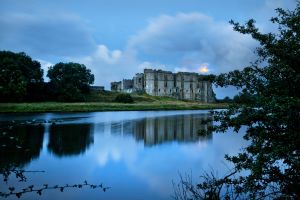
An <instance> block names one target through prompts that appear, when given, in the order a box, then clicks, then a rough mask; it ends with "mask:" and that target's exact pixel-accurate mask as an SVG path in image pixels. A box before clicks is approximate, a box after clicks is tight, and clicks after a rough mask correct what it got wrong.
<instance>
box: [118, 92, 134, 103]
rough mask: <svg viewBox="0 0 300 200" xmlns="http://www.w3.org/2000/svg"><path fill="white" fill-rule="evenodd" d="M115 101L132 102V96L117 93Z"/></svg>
mask: <svg viewBox="0 0 300 200" xmlns="http://www.w3.org/2000/svg"><path fill="white" fill-rule="evenodd" d="M115 102H119V103H133V98H132V96H131V95H130V94H118V95H117V96H116V98H115Z"/></svg>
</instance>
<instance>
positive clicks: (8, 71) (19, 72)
mask: <svg viewBox="0 0 300 200" xmlns="http://www.w3.org/2000/svg"><path fill="white" fill-rule="evenodd" d="M42 82H43V70H42V69H41V65H40V63H39V62H38V61H35V60H32V59H31V58H30V57H29V56H27V55H26V54H25V53H13V52H11V51H0V99H1V101H22V100H24V99H25V98H26V96H27V91H28V88H29V87H30V86H32V85H36V84H40V83H42ZM29 96H30V95H29Z"/></svg>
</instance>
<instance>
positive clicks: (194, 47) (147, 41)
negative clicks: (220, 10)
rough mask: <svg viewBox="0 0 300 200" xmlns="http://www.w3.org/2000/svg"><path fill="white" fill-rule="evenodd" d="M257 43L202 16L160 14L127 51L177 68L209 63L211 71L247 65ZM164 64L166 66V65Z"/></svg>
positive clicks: (226, 25) (224, 25)
mask: <svg viewBox="0 0 300 200" xmlns="http://www.w3.org/2000/svg"><path fill="white" fill-rule="evenodd" d="M256 45H257V44H256V42H255V41H254V40H252V39H251V38H250V37H248V36H244V35H241V34H239V33H236V32H234V31H233V30H232V27H231V26H230V25H229V24H228V23H224V22H216V21H214V20H213V19H212V18H210V17H208V16H206V15H203V14H201V13H180V14H177V15H175V16H168V15H163V16H160V17H158V18H156V19H153V20H152V21H151V22H150V23H149V25H148V26H147V27H146V28H145V29H143V30H142V31H140V32H139V33H138V34H137V35H135V36H133V37H132V38H131V40H130V41H129V48H132V49H135V50H136V52H138V53H139V54H138V55H142V56H143V57H146V58H148V59H149V60H165V59H166V58H167V60H168V61H167V62H169V64H176V65H177V66H179V67H186V68H189V67H191V68H194V67H195V66H200V65H201V64H202V63H208V66H209V68H210V70H211V71H213V72H224V71H228V70H232V69H236V68H240V67H243V66H245V65H247V64H248V63H249V62H250V61H253V60H254V59H255V55H254V54H253V51H254V49H255V47H256ZM166 64H167V63H166Z"/></svg>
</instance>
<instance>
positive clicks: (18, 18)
mask: <svg viewBox="0 0 300 200" xmlns="http://www.w3.org/2000/svg"><path fill="white" fill-rule="evenodd" d="M0 27H1V32H0V48H1V49H7V50H13V51H25V52H27V53H29V54H33V55H36V56H41V57H45V56H49V55H50V56H58V57H61V56H65V57H66V56H77V55H85V54H89V53H91V52H93V51H94V50H95V48H96V44H95V41H94V39H93V37H92V35H91V31H90V30H89V28H88V27H87V26H86V25H85V23H84V21H83V20H81V19H80V18H78V17H75V16H71V15H30V14H20V13H19V14H2V15H1V16H0Z"/></svg>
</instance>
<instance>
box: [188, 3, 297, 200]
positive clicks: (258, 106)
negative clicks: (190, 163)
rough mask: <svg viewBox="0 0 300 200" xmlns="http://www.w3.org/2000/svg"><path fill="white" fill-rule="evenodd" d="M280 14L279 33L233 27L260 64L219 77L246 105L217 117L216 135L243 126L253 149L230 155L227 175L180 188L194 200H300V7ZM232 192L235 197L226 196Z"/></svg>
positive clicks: (232, 107) (276, 19) (251, 25)
mask: <svg viewBox="0 0 300 200" xmlns="http://www.w3.org/2000/svg"><path fill="white" fill-rule="evenodd" d="M276 11H277V13H278V16H277V17H274V18H272V19H271V21H272V22H273V23H274V24H277V25H278V32H275V33H266V34H265V33H261V32H260V31H259V30H258V28H257V27H256V26H255V21H254V20H249V21H248V22H247V23H246V24H245V25H240V24H239V23H236V22H234V21H231V22H230V23H231V24H232V25H233V26H234V30H236V31H238V32H240V33H242V34H250V35H251V36H252V38H254V39H255V40H257V41H258V42H259V43H260V47H259V48H257V51H256V53H257V55H258V57H259V59H258V60H257V61H256V62H254V63H252V64H251V65H250V66H249V67H246V68H244V69H243V70H235V71H232V72H229V73H226V74H221V75H219V76H217V77H216V79H215V81H216V84H218V85H219V86H222V87H223V86H229V85H232V86H235V87H236V88H238V89H240V90H241V93H240V94H239V97H240V98H244V97H247V99H248V100H247V101H240V102H239V104H232V105H230V108H229V109H228V110H224V111H220V112H215V120H217V121H219V122H220V125H218V126H216V127H215V130H216V131H218V132H225V131H226V130H227V129H229V128H233V130H234V131H235V132H239V131H240V129H241V127H242V126H245V127H246V131H245V133H244V139H246V140H248V141H249V145H248V146H247V147H246V148H245V150H244V151H243V152H241V153H239V154H238V155H236V156H229V155H226V157H225V158H226V159H227V160H229V161H231V162H232V163H233V164H234V169H233V171H232V173H230V174H229V175H227V176H225V177H223V178H219V179H218V178H215V177H214V176H205V181H204V182H201V183H200V184H198V185H197V186H195V187H193V186H192V185H190V184H186V183H185V182H182V184H184V185H186V186H187V187H188V189H187V192H189V194H190V196H192V197H194V198H196V199H197V197H199V196H201V197H205V198H208V199H209V198H210V199H212V198H213V199H219V198H220V197H221V194H222V188H223V194H224V192H225V194H226V195H225V196H223V197H224V198H227V199H230V198H232V197H234V198H236V197H241V195H243V196H244V198H246V199H248V198H252V199H265V198H271V199H273V198H275V199H278V198H280V199H299V198H300V87H299V86H300V73H299V71H300V3H298V4H297V6H296V8H295V10H293V11H289V10H283V9H277V10H276ZM236 98H238V97H236ZM243 173H244V175H241V174H243ZM224 186H225V187H224ZM230 186H231V187H233V193H234V195H233V196H230V195H228V193H226V191H225V190H226V189H225V188H228V187H230ZM203 191H204V193H203ZM195 194H202V195H198V196H197V195H195ZM203 194H204V195H203ZM216 194H217V195H216Z"/></svg>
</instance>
